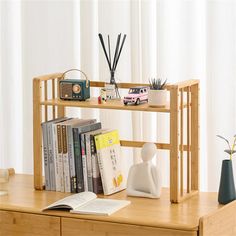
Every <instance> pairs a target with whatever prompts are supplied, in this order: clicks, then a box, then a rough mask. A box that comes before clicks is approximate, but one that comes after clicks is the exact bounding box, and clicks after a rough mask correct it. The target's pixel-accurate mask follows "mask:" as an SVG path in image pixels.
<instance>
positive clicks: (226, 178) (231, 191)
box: [217, 135, 236, 204]
mask: <svg viewBox="0 0 236 236" xmlns="http://www.w3.org/2000/svg"><path fill="white" fill-rule="evenodd" d="M217 137H219V138H221V139H223V140H224V141H225V142H226V143H227V145H228V149H225V150H224V152H226V153H227V154H229V159H227V160H223V161H222V167H221V177H220V187H219V193H218V202H219V203H220V204H227V203H229V202H231V201H233V200H235V199H236V193H235V185H234V175H233V168H232V156H233V154H234V153H235V152H236V150H235V145H236V135H234V141H233V144H232V145H231V146H230V143H229V141H228V140H227V139H226V138H224V137H223V136H221V135H217Z"/></svg>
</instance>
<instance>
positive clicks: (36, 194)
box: [0, 175, 236, 236]
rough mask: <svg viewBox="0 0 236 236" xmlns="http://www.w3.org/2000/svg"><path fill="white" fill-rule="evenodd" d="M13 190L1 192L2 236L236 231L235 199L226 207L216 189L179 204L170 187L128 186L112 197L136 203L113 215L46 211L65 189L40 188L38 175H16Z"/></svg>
mask: <svg viewBox="0 0 236 236" xmlns="http://www.w3.org/2000/svg"><path fill="white" fill-rule="evenodd" d="M8 188H9V195H8V196H2V197H0V235H1V236H2V235H4V236H8V235H11V236H12V235H13V236H14V235H17V236H22V235H24V236H25V235H27V236H28V235H38V236H41V235H53V236H57V235H62V236H70V235H71V236H72V235H73V236H74V235H86V236H87V235H91V236H92V235H95V236H121V235H122V236H128V235H129V236H138V235H140V236H141V235H145V236H149V235H163V236H167V235H168V236H171V235H175V236H180V235H181V236H190V235H192V236H193V235H195V236H197V235H200V236H210V235H212V236H213V235H214V236H218V235H220V236H228V235H230V236H233V235H236V201H234V202H232V203H230V204H228V205H225V206H222V205H219V204H218V203H217V194H216V193H200V194H199V195H196V196H194V197H192V198H190V199H188V200H186V201H184V202H182V203H180V204H171V203H170V202H169V192H168V190H165V189H164V190H163V193H162V196H161V199H159V200H156V199H143V198H130V197H126V194H125V191H123V192H120V193H118V194H115V195H112V196H110V197H109V198H114V199H128V200H130V201H131V204H130V205H129V206H127V207H125V208H123V209H121V210H120V211H118V212H116V213H114V214H113V215H111V216H92V215H79V214H70V213H68V212H63V211H47V212H41V209H42V208H43V207H45V206H47V205H49V204H51V203H52V202H54V201H56V200H58V199H60V198H63V197H65V196H67V195H68V194H66V193H60V192H49V191H35V190H34V188H33V177H32V176H29V175H15V176H13V177H11V179H10V183H9V184H8Z"/></svg>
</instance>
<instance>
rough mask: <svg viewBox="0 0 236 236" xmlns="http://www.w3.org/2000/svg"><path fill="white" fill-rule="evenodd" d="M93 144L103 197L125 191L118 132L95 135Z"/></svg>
mask: <svg viewBox="0 0 236 236" xmlns="http://www.w3.org/2000/svg"><path fill="white" fill-rule="evenodd" d="M95 144H96V151H97V156H98V165H99V169H100V173H101V178H102V186H103V191H104V195H109V194H112V193H115V192H118V191H121V190H123V189H125V188H126V178H125V172H124V166H123V160H122V158H121V152H120V139H119V134H118V130H112V131H109V132H107V133H102V134H99V135H96V136H95Z"/></svg>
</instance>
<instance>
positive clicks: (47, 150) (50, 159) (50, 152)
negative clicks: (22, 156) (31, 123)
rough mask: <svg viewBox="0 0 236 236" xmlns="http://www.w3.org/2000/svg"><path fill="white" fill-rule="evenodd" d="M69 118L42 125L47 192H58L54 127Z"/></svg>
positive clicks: (46, 122) (50, 121)
mask: <svg viewBox="0 0 236 236" xmlns="http://www.w3.org/2000/svg"><path fill="white" fill-rule="evenodd" d="M66 119H68V118H64V117H62V118H57V119H53V120H49V121H45V122H43V123H42V124H41V126H42V133H43V151H44V171H45V187H46V190H56V172H57V166H56V161H55V158H56V157H55V149H54V145H53V144H54V140H53V125H54V124H56V123H58V122H61V121H63V120H66Z"/></svg>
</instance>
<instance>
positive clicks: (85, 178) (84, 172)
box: [81, 134, 89, 191]
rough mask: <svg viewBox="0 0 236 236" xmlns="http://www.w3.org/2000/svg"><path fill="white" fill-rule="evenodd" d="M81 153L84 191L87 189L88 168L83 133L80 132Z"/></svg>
mask: <svg viewBox="0 0 236 236" xmlns="http://www.w3.org/2000/svg"><path fill="white" fill-rule="evenodd" d="M81 155H82V165H83V174H84V191H89V189H88V169H87V161H86V149H85V134H81Z"/></svg>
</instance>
